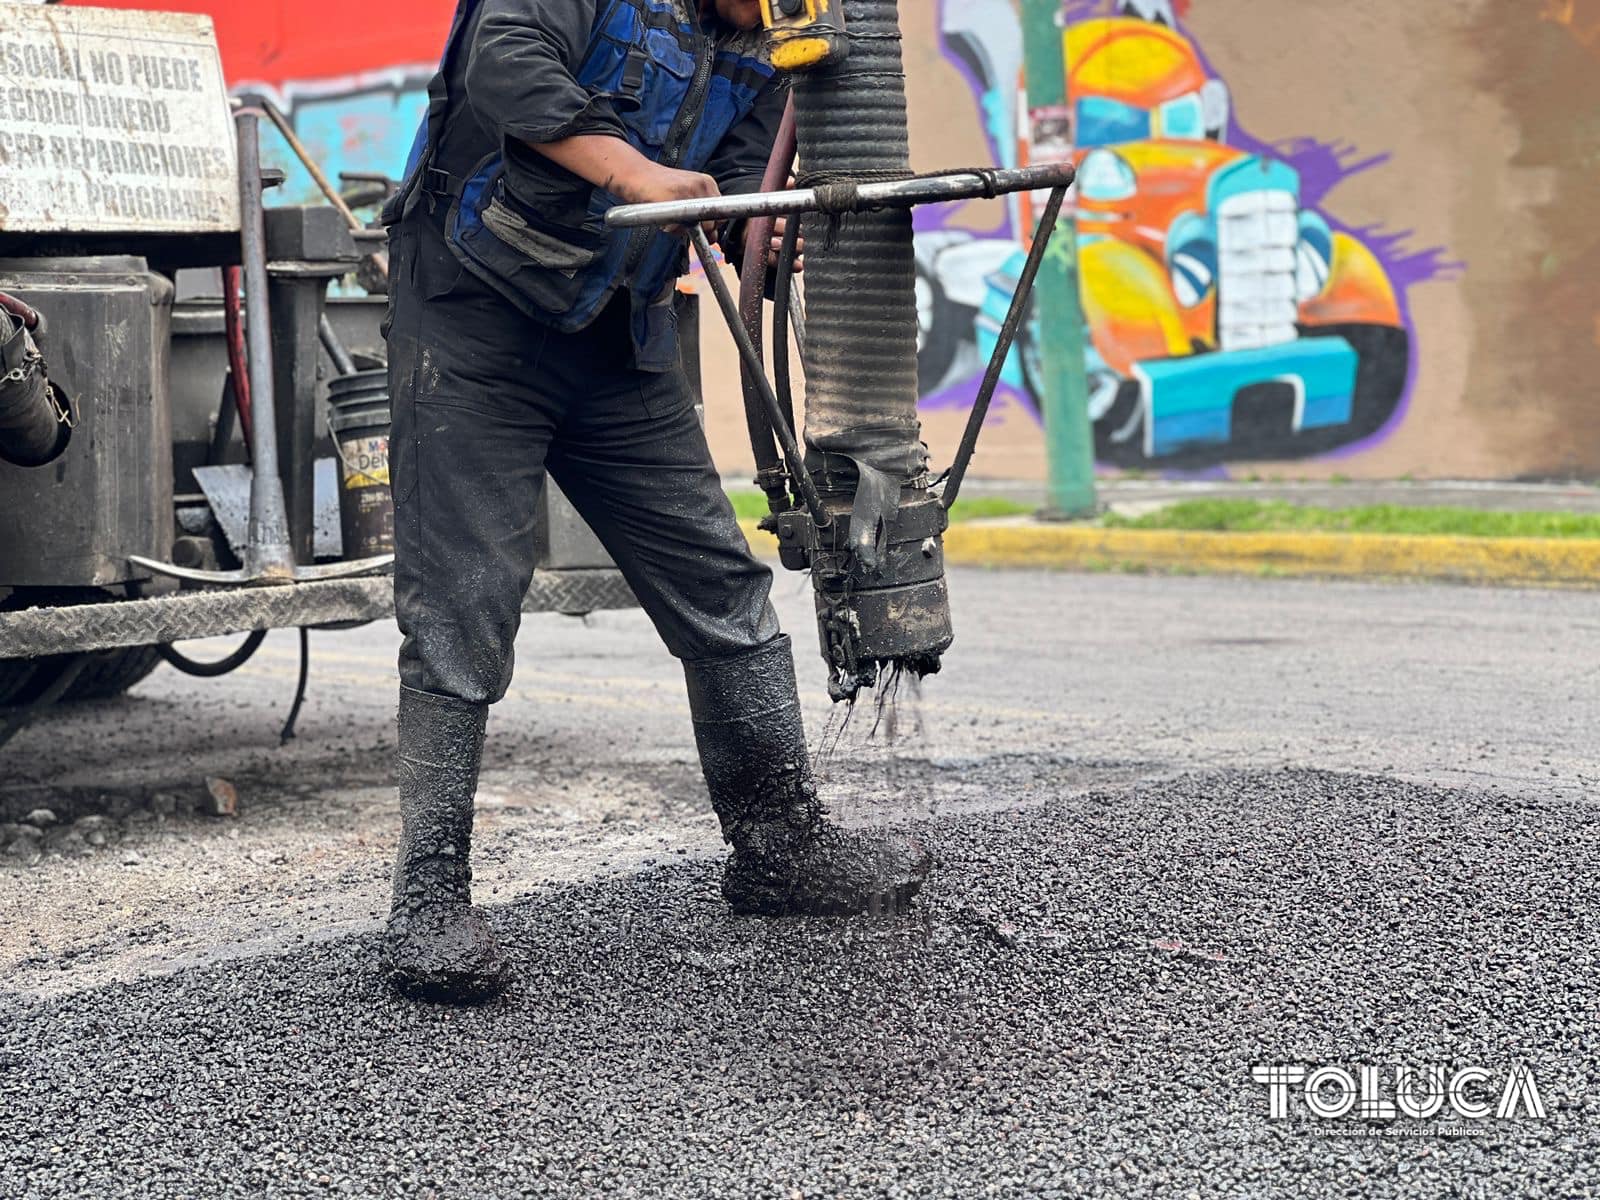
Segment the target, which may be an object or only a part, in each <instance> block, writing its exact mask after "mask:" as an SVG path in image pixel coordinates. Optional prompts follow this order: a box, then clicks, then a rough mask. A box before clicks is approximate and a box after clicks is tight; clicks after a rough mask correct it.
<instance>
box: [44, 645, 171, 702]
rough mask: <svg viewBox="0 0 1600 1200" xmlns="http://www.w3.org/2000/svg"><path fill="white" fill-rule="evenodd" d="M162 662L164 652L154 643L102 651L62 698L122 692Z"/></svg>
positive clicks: (90, 697)
mask: <svg viewBox="0 0 1600 1200" xmlns="http://www.w3.org/2000/svg"><path fill="white" fill-rule="evenodd" d="M160 665H161V652H160V651H159V650H157V649H156V648H155V647H154V646H123V647H120V648H118V649H116V650H101V651H98V652H97V653H96V654H95V658H94V661H93V662H91V663H90V664H89V665H88V666H86V667H85V668H84V669H83V671H82V672H81V673H80V674H79V675H78V677H77V678H76V679H74V680H73V681H72V686H70V687H69V688H67V690H66V692H65V693H63V694H62V697H61V702H62V703H63V704H66V703H70V702H72V701H74V700H110V699H111V698H112V697H114V696H120V695H122V693H123V692H125V691H127V690H128V689H129V688H131V687H132V686H133V685H134V684H136V683H138V682H139V681H140V680H141V679H143V678H144V677H145V676H146V675H148V674H150V672H151V671H154V670H155V669H156V668H157V667H159V666H160Z"/></svg>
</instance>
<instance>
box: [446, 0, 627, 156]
mask: <svg viewBox="0 0 1600 1200" xmlns="http://www.w3.org/2000/svg"><path fill="white" fill-rule="evenodd" d="M596 3H597V0H539V3H537V4H529V3H528V0H482V10H481V11H482V15H481V16H480V17H479V18H478V27H477V30H476V32H475V34H474V36H473V39H472V48H471V50H470V52H469V54H468V57H467V71H466V93H467V102H468V104H470V105H471V108H472V112H473V115H474V116H475V117H477V119H478V122H479V124H481V125H482V126H483V127H484V128H485V129H488V130H491V131H493V132H494V133H496V134H498V135H499V136H500V138H501V140H502V141H503V142H506V141H518V142H524V143H527V144H529V145H541V144H543V143H546V142H556V141H561V140H562V139H564V138H569V137H574V136H577V135H583V134H605V135H610V136H612V137H615V138H622V137H625V136H626V131H625V130H624V129H623V127H622V122H621V120H620V119H618V117H617V114H616V113H615V112H614V111H613V110H612V107H611V102H610V101H609V100H607V99H605V98H604V97H602V96H594V95H591V94H590V93H589V91H588V90H587V89H585V88H583V87H580V86H579V85H578V80H577V78H576V75H577V71H578V67H579V66H580V64H581V62H582V58H583V55H584V54H585V53H586V52H587V51H588V47H589V34H590V30H591V28H592V27H593V25H594V16H595V6H596Z"/></svg>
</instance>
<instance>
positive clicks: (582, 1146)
mask: <svg viewBox="0 0 1600 1200" xmlns="http://www.w3.org/2000/svg"><path fill="white" fill-rule="evenodd" d="M925 832H926V836H927V838H928V840H929V842H930V843H931V845H932V847H933V848H934V850H935V852H936V853H937V855H938V856H939V858H940V860H941V864H942V865H941V870H940V872H939V874H938V875H937V876H936V877H935V880H934V881H933V882H932V883H931V884H930V887H929V890H928V892H927V893H925V898H924V900H923V902H921V903H919V904H918V905H917V907H916V908H915V909H914V910H913V911H911V912H910V913H908V914H904V915H901V916H898V917H892V918H879V919H875V920H862V921H816V922H805V921H765V920H761V919H755V918H751V919H736V918H732V917H730V916H728V915H727V914H726V912H725V910H724V909H723V908H722V906H721V905H720V904H719V903H718V902H717V899H716V879H717V864H716V863H715V862H714V861H712V860H709V859H689V860H687V861H684V862H683V863H681V864H680V865H675V866H670V867H666V868H662V869H655V870H650V871H647V872H644V873H640V874H636V875H630V876H627V877H623V878H611V879H605V880H599V881H594V882H589V883H582V884H575V885H561V886H551V887H547V888H544V889H541V890H540V891H539V892H538V893H537V894H536V895H534V896H533V897H532V898H531V899H529V900H525V901H522V902H519V903H516V904H512V905H509V906H505V907H499V908H496V909H494V910H493V911H492V919H493V921H494V924H495V926H496V928H497V930H498V931H499V933H500V934H501V936H502V937H503V938H504V940H505V943H506V945H507V948H508V950H509V952H510V955H511V957H512V958H513V960H514V962H515V964H516V966H517V969H518V971H519V975H520V981H519V983H518V985H517V987H516V988H515V989H514V991H513V992H512V993H511V994H510V995H508V996H507V997H505V998H504V999H502V1000H500V1001H497V1002H495V1003H493V1004H491V1005H489V1006H487V1007H485V1008H481V1009H474V1010H464V1011H460V1010H450V1009H443V1008H433V1007H427V1006H417V1005H410V1004H405V1003H401V1002H398V1001H396V1000H393V999H391V998H390V997H389V995H388V994H387V993H386V992H385V991H384V989H383V987H382V985H381V984H380V982H379V980H378V978H377V976H376V971H375V967H374V961H375V940H374V938H373V937H372V936H361V937H355V938H345V939H341V940H335V941H329V942H323V943H319V944H315V945H312V946H308V947H307V948H306V949H304V950H301V951H298V952H296V953H292V954H288V955H284V956H281V957H273V958H255V959H245V960H238V961H231V962H225V963H220V964H216V965H212V966H208V967H205V968H202V969H197V970H191V971H187V972H184V973H180V974H177V975H172V976H167V977H158V978H150V979H146V980H143V981H140V982H136V983H132V984H119V985H115V986H110V987H104V988H99V989H95V990H90V991H84V992H80V993H77V994H73V995H70V996H65V997H58V998H52V999H45V1000H31V1001H30V1000H23V999H18V998H15V997H13V998H9V999H5V998H0V1095H3V1097H4V1103H3V1105H0V1196H6V1197H17V1198H19V1200H20V1198H22V1197H57V1196H97V1197H114V1196H134V1195H137V1196H211V1195H217V1196H233V1195H246V1194H248V1195H271V1196H300V1195H323V1194H328V1193H334V1194H338V1193H346V1194H355V1195H363V1196H367V1195H385V1196H387V1195H436V1196H520V1195H529V1196H584V1195H592V1194H595V1193H599V1192H605V1193H609V1194H616V1195H630V1196H647V1197H655V1196H700V1195H705V1196H712V1195H723V1196H725V1195H738V1196H751V1197H764V1196H773V1197H781V1198H790V1197H802V1198H804V1197H813V1196H816V1197H821V1196H856V1195H861V1196H866V1195H883V1196H891V1197H912V1196H917V1197H928V1196H962V1197H967V1196H989V1195H996V1196H1014V1195H1029V1196H1078V1195H1085V1196H1088V1195H1093V1196H1101V1195H1106V1194H1124V1193H1125V1194H1129V1195H1161V1196H1210V1195H1224V1194H1231V1195H1246V1196H1262V1195H1269V1194H1271V1195H1294V1194H1301V1195H1319V1196H1325V1195H1351V1196H1358V1195H1359V1196H1390V1195H1394V1196H1402V1195H1403V1196H1439V1195H1460V1196H1477V1195H1483V1196H1506V1195H1520V1196H1539V1195H1551V1196H1556V1195H1561V1196H1575V1195H1586V1194H1593V1193H1594V1192H1595V1191H1596V1190H1600V1138H1597V1130H1600V1100H1597V1099H1596V1098H1595V1095H1594V1089H1595V1084H1596V1078H1595V1076H1596V1067H1595V1062H1594V1056H1593V1044H1594V1043H1593V1030H1594V1028H1595V1025H1596V1015H1597V1014H1596V999H1595V992H1594V980H1595V978H1596V972H1595V962H1594V955H1595V949H1594V946H1595V928H1596V920H1595V918H1596V912H1597V905H1596V901H1597V899H1600V897H1597V895H1596V891H1597V886H1600V885H1597V882H1596V881H1597V880H1600V861H1597V860H1600V852H1597V851H1600V846H1597V842H1600V836H1597V823H1596V819H1595V816H1594V814H1593V810H1592V806H1590V805H1589V804H1587V803H1585V802H1583V801H1573V800H1570V799H1566V798H1559V799H1554V800H1550V801H1541V800H1537V799H1530V798H1528V797H1526V796H1523V795H1519V796H1517V797H1507V796H1502V795H1498V794H1495V793H1492V792H1478V791H1448V790H1441V789H1437V788H1430V787H1426V786H1420V785H1416V784H1411V783H1403V782H1399V781H1395V780H1389V779H1382V778H1372V777H1361V776H1346V775H1332V774H1323V773H1316V772H1305V771H1279V772H1268V773H1226V772H1222V773H1209V774H1200V775H1189V776H1182V777H1178V778H1172V779H1166V780H1151V781H1147V782H1143V783H1139V784H1136V785H1134V786H1131V787H1125V788H1113V789H1102V790H1097V791H1092V792H1089V793H1087V794H1080V795H1074V796H1069V797H1066V798H1064V799H1060V800H1057V801H1052V802H1050V803H1048V804H1046V805H1045V806H1044V807H1043V808H1035V809H1032V810H1028V811H1017V812H1010V813H967V814H964V815H947V816H943V817H940V818H938V819H936V820H935V821H933V822H931V823H930V824H929V825H928V826H927V828H926V831H925ZM1280 1062H1294V1063H1325V1062H1328V1063H1340V1064H1345V1065H1348V1066H1351V1067H1352V1068H1353V1067H1354V1066H1355V1065H1358V1064H1366V1063H1373V1064H1395V1063H1417V1064H1423V1063H1437V1064H1449V1065H1452V1066H1463V1065H1468V1064H1478V1063H1481V1064H1482V1065H1483V1066H1485V1067H1488V1068H1490V1069H1491V1070H1493V1071H1495V1072H1496V1073H1497V1074H1501V1073H1503V1070H1504V1068H1505V1067H1507V1066H1509V1065H1510V1064H1511V1063H1513V1062H1522V1063H1526V1064H1527V1065H1529V1066H1530V1067H1531V1068H1532V1069H1533V1072H1534V1074H1535V1078H1536V1079H1537V1081H1538V1084H1539V1087H1540V1091H1541V1094H1542V1097H1543V1099H1544V1101H1545V1103H1546V1105H1547V1106H1548V1109H1549V1115H1548V1116H1547V1118H1546V1119H1544V1120H1542V1121H1541V1120H1532V1119H1529V1118H1527V1117H1521V1118H1519V1119H1516V1120H1510V1121H1497V1120H1494V1119H1489V1120H1485V1121H1477V1122H1462V1123H1459V1124H1462V1125H1466V1126H1469V1127H1470V1128H1469V1131H1468V1132H1469V1133H1470V1136H1466V1135H1463V1136H1448V1135H1447V1134H1443V1133H1440V1132H1439V1131H1438V1130H1437V1129H1436V1126H1437V1125H1438V1124H1439V1123H1438V1122H1412V1121H1401V1122H1396V1123H1394V1124H1393V1125H1387V1126H1369V1125H1367V1124H1366V1123H1363V1122H1361V1121H1358V1120H1354V1119H1346V1120H1343V1121H1336V1122H1325V1121H1321V1120H1319V1119H1317V1118H1314V1117H1312V1116H1310V1115H1309V1114H1308V1113H1307V1112H1306V1110H1305V1108H1304V1106H1303V1104H1301V1103H1300V1102H1299V1101H1298V1099H1297V1100H1296V1101H1295V1104H1294V1107H1293V1111H1292V1112H1291V1115H1290V1117H1289V1118H1288V1119H1287V1120H1283V1121H1272V1120H1269V1119H1268V1116H1267V1095H1266V1089H1265V1088H1263V1087H1261V1086H1259V1085H1257V1084H1255V1083H1253V1082H1252V1081H1251V1077H1250V1068H1251V1066H1252V1065H1254V1064H1258V1063H1280ZM1374 1128H1375V1129H1377V1130H1378V1131H1379V1133H1380V1134H1381V1135H1384V1136H1372V1135H1371V1132H1370V1131H1371V1130H1372V1129H1374ZM1402 1134H1409V1135H1413V1136H1401V1135H1402Z"/></svg>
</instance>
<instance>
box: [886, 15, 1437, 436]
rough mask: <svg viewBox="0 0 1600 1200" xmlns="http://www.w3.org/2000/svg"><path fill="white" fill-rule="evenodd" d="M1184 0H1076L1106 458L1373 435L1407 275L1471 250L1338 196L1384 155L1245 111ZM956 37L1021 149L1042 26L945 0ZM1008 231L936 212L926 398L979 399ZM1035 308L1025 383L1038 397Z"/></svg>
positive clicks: (1383, 406)
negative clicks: (1340, 213) (1030, 49)
mask: <svg viewBox="0 0 1600 1200" xmlns="http://www.w3.org/2000/svg"><path fill="white" fill-rule="evenodd" d="M1186 7H1187V5H1186V4H1180V5H1178V6H1176V7H1175V6H1174V4H1173V3H1172V0H1114V2H1113V0H1105V2H1102V0H1069V2H1068V3H1067V4H1066V5H1065V6H1064V9H1063V20H1062V25H1063V39H1062V41H1063V54H1064V55H1065V62H1066V67H1067V87H1068V101H1069V106H1070V110H1071V114H1072V128H1071V131H1070V136H1071V142H1072V151H1071V152H1072V156H1073V159H1074V161H1075V162H1076V163H1077V166H1078V172H1079V174H1078V186H1077V219H1078V239H1079V241H1078V245H1079V280H1080V294H1081V299H1082V305H1083V313H1084V319H1085V321H1086V324H1087V333H1088V339H1087V341H1088V345H1089V351H1088V361H1087V362H1086V364H1085V365H1086V368H1087V374H1088V382H1089V404H1090V416H1091V418H1092V420H1093V422H1094V430H1095V447H1096V452H1097V456H1098V457H1099V458H1100V459H1101V460H1102V461H1103V462H1105V463H1107V464H1109V465H1116V466H1145V465H1155V466H1171V467H1196V466H1200V467H1204V466H1211V465H1215V464H1220V463H1224V462H1229V461H1240V460H1248V459H1278V458H1294V457H1305V456H1309V455H1315V454H1324V453H1328V452H1330V451H1335V450H1339V449H1342V448H1354V447H1357V446H1359V445H1360V444H1362V443H1363V442H1366V441H1369V440H1371V439H1373V438H1374V437H1376V436H1379V435H1380V434H1381V433H1382V432H1383V431H1384V430H1385V429H1386V428H1387V427H1390V426H1391V425H1392V424H1393V423H1394V422H1395V421H1396V420H1398V418H1399V415H1400V413H1401V410H1402V408H1403V405H1404V401H1405V398H1406V396H1407V394H1408V388H1409V385H1410V383H1411V382H1412V377H1413V374H1414V364H1415V361H1416V355H1415V345H1414V333H1413V329H1412V326H1411V323H1410V321H1409V319H1408V315H1407V307H1406V302H1405V291H1406V289H1407V288H1408V287H1410V286H1412V285H1414V284H1415V283H1417V282H1420V281H1421V280H1423V279H1426V278H1432V277H1435V276H1437V275H1439V274H1441V273H1444V272H1447V271H1451V270H1454V269H1457V268H1456V264H1451V263H1448V262H1446V261H1445V258H1444V255H1443V254H1442V252H1440V251H1437V250H1432V251H1426V252H1423V253H1420V254H1416V253H1408V252H1406V251H1405V250H1404V249H1403V245H1402V243H1403V241H1404V236H1405V235H1401V236H1395V235H1388V234H1383V233H1380V232H1379V231H1377V230H1371V229H1367V230H1361V229H1353V228H1350V227H1347V226H1345V225H1342V224H1340V223H1339V222H1338V221H1337V220H1336V219H1335V218H1334V217H1332V216H1330V215H1329V214H1327V213H1325V212H1323V211H1322V209H1321V207H1320V202H1321V200H1322V199H1323V197H1325V196H1326V195H1327V194H1328V193H1329V192H1330V191H1331V190H1332V189H1333V187H1334V186H1336V185H1337V184H1338V183H1339V182H1341V181H1342V180H1344V179H1347V178H1349V177H1350V176H1351V175H1354V174H1356V173H1358V172H1360V171H1364V170H1369V169H1372V168H1374V167H1377V166H1379V165H1381V164H1382V163H1383V162H1384V161H1386V156H1382V155H1380V156H1376V157H1370V158H1367V159H1364V160H1363V159H1359V158H1357V157H1356V155H1355V153H1354V150H1353V148H1351V147H1348V146H1343V145H1329V144H1326V143H1322V142H1317V141H1314V140H1311V139H1304V140H1298V141H1295V142H1292V143H1289V144H1278V145H1272V146H1268V145H1265V144H1262V143H1260V142H1257V141H1255V140H1253V139H1251V138H1250V137H1249V136H1248V135H1247V134H1245V133H1244V132H1243V130H1242V129H1240V127H1239V125H1238V123H1237V121H1236V119H1235V113H1234V103H1233V97H1232V95H1231V93H1230V89H1229V86H1228V84H1227V82H1226V81H1225V80H1223V79H1221V78H1219V77H1218V76H1217V74H1216V72H1215V71H1213V70H1212V69H1211V68H1210V66H1209V64H1208V63H1207V61H1206V59H1205V58H1204V56H1203V55H1202V53H1201V51H1200V48H1199V47H1198V46H1197V45H1196V44H1195V42H1194V41H1193V40H1192V39H1191V38H1190V37H1189V36H1188V34H1187V33H1186V32H1185V31H1184V29H1183V28H1182V25H1181V16H1182V9H1184V8H1186ZM941 34H942V37H943V39H944V48H945V50H946V52H947V53H948V54H949V55H950V56H952V57H953V58H954V59H955V60H956V61H957V62H958V63H959V64H960V65H961V67H962V68H963V70H964V71H965V73H966V75H967V77H968V79H969V80H970V81H971V83H972V84H973V86H974V89H975V90H976V91H977V92H978V95H979V101H980V104H981V106H982V111H983V116H984V122H985V128H986V132H987V133H988V137H989V141H990V143H991V146H992V148H993V150H994V153H995V158H996V160H997V161H998V162H999V163H1001V164H1002V165H1007V166H1009V165H1013V164H1014V163H1016V162H1017V161H1019V160H1020V159H1022V158H1024V157H1025V156H1026V154H1027V147H1026V144H1025V136H1026V135H1025V134H1019V132H1018V130H1019V129H1020V128H1021V126H1022V125H1023V124H1024V123H1025V122H1023V121H1021V120H1020V119H1019V117H1020V113H1021V111H1022V108H1021V105H1020V104H1019V96H1020V77H1021V66H1022V37H1021V31H1020V28H1019V26H1018V19H1017V15H1016V11H1015V8H1014V6H1013V4H1012V3H1011V2H1010V0H943V4H942V10H941ZM1031 212H1032V201H1031V200H1030V199H1029V198H1021V199H1019V200H1015V201H1014V202H1013V203H1012V204H1011V206H1010V208H1009V211H1008V213H1007V221H1006V228H1005V231H1004V235H1003V236H999V237H996V236H993V235H992V234H989V235H982V234H978V233H975V232H972V231H965V230H959V229H950V228H948V227H943V226H941V225H940V224H939V220H940V218H938V217H937V216H935V217H931V218H924V226H923V227H922V228H921V229H919V235H918V273H919V296H918V299H919V312H920V314H921V317H922V330H923V340H922V348H921V351H920V360H919V361H920V365H921V376H922V382H923V386H924V390H925V392H926V393H927V394H926V396H925V399H924V404H925V405H926V406H941V405H959V404H961V403H963V401H964V400H965V399H966V398H967V397H969V396H970V395H971V390H972V387H971V380H970V377H969V376H966V375H964V373H965V372H969V371H970V370H971V369H972V367H973V366H974V364H976V363H979V362H981V361H983V360H984V359H985V358H986V356H987V353H988V352H989V350H990V349H991V348H992V347H993V345H994V338H995V334H996V331H997V330H998V328H999V324H1000V321H1001V320H1002V319H1003V318H1004V314H1005V311H1006V307H1007V305H1008V304H1009V301H1010V296H1011V292H1012V290H1013V289H1014V287H1015V282H1016V278H1017V275H1018V273H1019V272H1020V269H1021V265H1022V261H1023V257H1024V255H1023V247H1022V246H1021V245H1020V244H1019V242H1018V240H1017V232H1018V231H1020V230H1026V229H1028V228H1030V227H1031V224H1032V220H1031ZM1040 336H1041V331H1040V330H1039V329H1038V328H1037V325H1036V324H1035V326H1034V327H1033V328H1031V329H1030V330H1029V333H1028V336H1026V337H1024V338H1023V339H1022V340H1021V341H1020V342H1019V345H1018V347H1017V350H1016V351H1015V352H1014V353H1013V356H1012V361H1011V362H1010V363H1009V364H1008V366H1007V376H1006V379H1007V383H1008V384H1009V385H1010V386H1011V388H1012V389H1013V390H1014V391H1015V392H1016V393H1017V394H1018V395H1020V396H1021V397H1022V398H1023V399H1024V400H1025V401H1027V402H1028V403H1029V404H1031V406H1032V407H1033V409H1034V411H1035V412H1037V408H1038V405H1037V399H1036V397H1037V382H1036V381H1037V380H1038V378H1039V371H1038V366H1037V358H1038V339H1039V337H1040Z"/></svg>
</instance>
